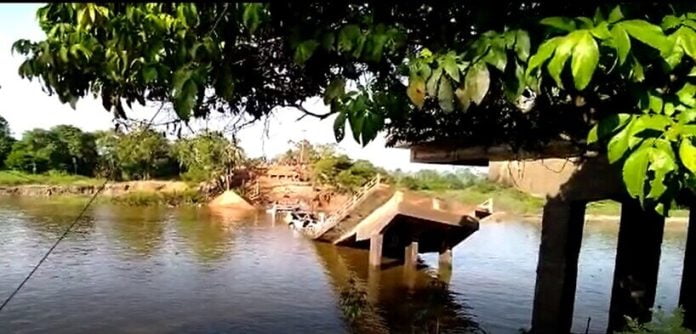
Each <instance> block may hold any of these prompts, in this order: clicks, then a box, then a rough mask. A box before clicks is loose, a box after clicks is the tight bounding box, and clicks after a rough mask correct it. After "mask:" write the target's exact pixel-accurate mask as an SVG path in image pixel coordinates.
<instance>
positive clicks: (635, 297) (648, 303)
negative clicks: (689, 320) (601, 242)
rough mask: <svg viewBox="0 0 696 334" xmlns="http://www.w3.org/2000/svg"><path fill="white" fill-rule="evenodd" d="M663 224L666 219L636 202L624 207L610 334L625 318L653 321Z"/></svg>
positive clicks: (610, 312)
mask: <svg viewBox="0 0 696 334" xmlns="http://www.w3.org/2000/svg"><path fill="white" fill-rule="evenodd" d="M664 225H665V218H664V217H662V216H660V215H658V214H657V213H656V212H655V211H654V210H652V209H647V210H643V208H642V207H641V205H640V203H638V202H637V201H630V202H625V203H623V204H622V205H621V226H620V228H619V242H618V245H617V248H616V265H615V267H614V286H613V288H612V292H611V306H610V307H609V328H608V332H611V333H613V331H616V330H622V329H624V327H625V326H626V319H625V318H624V316H629V317H631V318H637V319H638V320H639V321H642V322H647V321H650V319H651V318H652V313H651V312H650V308H652V307H653V304H654V302H655V290H656V287H657V272H658V268H659V266H660V251H661V246H662V235H663V233H664Z"/></svg>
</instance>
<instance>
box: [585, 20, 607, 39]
mask: <svg viewBox="0 0 696 334" xmlns="http://www.w3.org/2000/svg"><path fill="white" fill-rule="evenodd" d="M590 33H592V36H595V37H597V38H599V39H607V38H610V37H611V32H610V31H609V24H608V23H607V22H601V23H599V24H598V25H596V26H595V27H594V28H592V29H590Z"/></svg>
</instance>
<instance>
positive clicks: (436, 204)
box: [432, 197, 442, 210]
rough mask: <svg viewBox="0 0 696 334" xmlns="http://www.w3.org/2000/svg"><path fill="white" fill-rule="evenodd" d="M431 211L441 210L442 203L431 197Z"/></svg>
mask: <svg viewBox="0 0 696 334" xmlns="http://www.w3.org/2000/svg"><path fill="white" fill-rule="evenodd" d="M432 201H433V210H442V201H441V200H440V199H439V198H435V197H433V200H432Z"/></svg>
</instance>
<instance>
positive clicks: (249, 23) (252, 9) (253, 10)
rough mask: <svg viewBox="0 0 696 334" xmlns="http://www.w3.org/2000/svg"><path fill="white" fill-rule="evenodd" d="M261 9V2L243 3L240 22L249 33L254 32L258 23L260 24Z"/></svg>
mask: <svg viewBox="0 0 696 334" xmlns="http://www.w3.org/2000/svg"><path fill="white" fill-rule="evenodd" d="M262 11H263V4H261V3H247V4H244V13H243V14H242V23H243V24H244V26H246V27H247V29H249V32H250V33H252V34H253V33H254V32H256V29H258V27H259V25H260V24H261V13H262Z"/></svg>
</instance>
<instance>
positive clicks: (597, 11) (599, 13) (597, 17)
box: [592, 7, 605, 24]
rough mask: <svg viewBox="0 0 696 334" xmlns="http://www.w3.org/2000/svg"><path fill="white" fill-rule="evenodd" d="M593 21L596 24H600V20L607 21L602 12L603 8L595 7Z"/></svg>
mask: <svg viewBox="0 0 696 334" xmlns="http://www.w3.org/2000/svg"><path fill="white" fill-rule="evenodd" d="M592 21H593V22H594V24H599V23H600V22H603V21H605V20H604V13H602V8H600V7H597V8H595V13H594V16H593V17H592Z"/></svg>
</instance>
